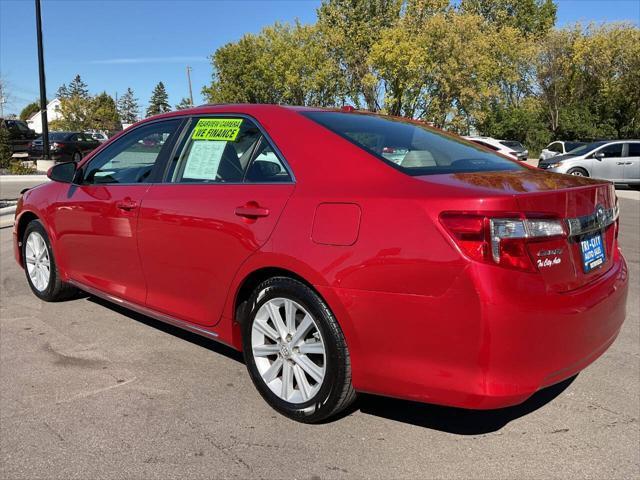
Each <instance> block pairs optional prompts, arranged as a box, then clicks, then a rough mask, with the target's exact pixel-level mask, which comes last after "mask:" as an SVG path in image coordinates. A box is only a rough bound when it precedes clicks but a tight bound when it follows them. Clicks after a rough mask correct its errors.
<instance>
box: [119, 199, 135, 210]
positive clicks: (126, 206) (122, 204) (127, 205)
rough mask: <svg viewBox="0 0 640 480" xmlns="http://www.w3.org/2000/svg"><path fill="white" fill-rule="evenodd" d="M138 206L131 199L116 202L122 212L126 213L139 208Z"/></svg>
mask: <svg viewBox="0 0 640 480" xmlns="http://www.w3.org/2000/svg"><path fill="white" fill-rule="evenodd" d="M137 206H138V204H137V203H136V202H134V201H133V200H131V199H129V198H125V199H124V200H120V201H119V202H116V207H118V208H119V209H120V210H124V211H125V212H130V211H131V210H133V209H135V208H137Z"/></svg>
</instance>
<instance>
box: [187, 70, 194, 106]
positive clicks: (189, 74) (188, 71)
mask: <svg viewBox="0 0 640 480" xmlns="http://www.w3.org/2000/svg"><path fill="white" fill-rule="evenodd" d="M187 81H188V82H189V101H190V102H191V106H192V107H193V91H192V90H191V67H190V66H188V65H187Z"/></svg>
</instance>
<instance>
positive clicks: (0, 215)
mask: <svg viewBox="0 0 640 480" xmlns="http://www.w3.org/2000/svg"><path fill="white" fill-rule="evenodd" d="M15 213H16V206H15V205H11V206H10V207H4V208H0V228H5V227H10V226H12V225H13V220H14V215H15Z"/></svg>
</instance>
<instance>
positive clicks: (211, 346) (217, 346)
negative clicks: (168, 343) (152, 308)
mask: <svg viewBox="0 0 640 480" xmlns="http://www.w3.org/2000/svg"><path fill="white" fill-rule="evenodd" d="M87 300H89V301H90V302H94V303H97V304H99V305H101V306H103V307H105V308H108V309H110V310H112V311H114V312H117V313H119V314H120V315H125V316H126V317H129V318H131V319H132V320H136V321H138V322H140V323H144V324H145V325H148V326H150V327H153V328H156V329H158V330H160V331H163V332H165V333H168V334H169V335H173V336H174V337H178V338H181V339H182V340H185V341H187V342H190V343H193V344H194V345H198V346H200V347H202V348H206V349H207V350H211V351H212V352H215V353H218V354H220V355H224V356H225V357H227V358H230V359H232V360H235V361H236V362H240V363H244V358H243V357H242V352H238V351H237V350H234V349H233V348H231V347H228V346H226V345H224V344H222V343H220V342H216V341H215V340H211V339H208V338H206V337H203V336H201V335H198V334H196V333H191V332H189V331H187V330H183V329H181V328H178V327H174V326H173V325H170V324H168V323H164V322H161V321H160V320H156V319H154V318H151V317H148V316H146V315H143V314H141V313H138V312H135V311H133V310H129V309H128V308H125V307H121V306H120V305H116V304H114V303H111V302H109V301H107V300H103V299H101V298H99V297H94V296H93V295H88V296H87Z"/></svg>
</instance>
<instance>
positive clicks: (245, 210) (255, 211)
mask: <svg viewBox="0 0 640 480" xmlns="http://www.w3.org/2000/svg"><path fill="white" fill-rule="evenodd" d="M236 215H237V216H239V217H245V218H258V217H266V216H268V215H269V209H268V208H263V207H261V206H259V205H258V204H257V203H255V202H249V203H247V204H246V205H244V206H242V207H236Z"/></svg>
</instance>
